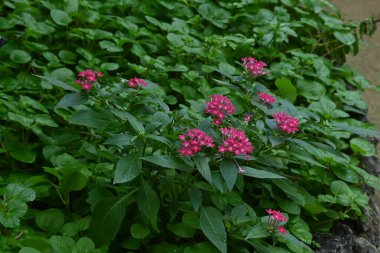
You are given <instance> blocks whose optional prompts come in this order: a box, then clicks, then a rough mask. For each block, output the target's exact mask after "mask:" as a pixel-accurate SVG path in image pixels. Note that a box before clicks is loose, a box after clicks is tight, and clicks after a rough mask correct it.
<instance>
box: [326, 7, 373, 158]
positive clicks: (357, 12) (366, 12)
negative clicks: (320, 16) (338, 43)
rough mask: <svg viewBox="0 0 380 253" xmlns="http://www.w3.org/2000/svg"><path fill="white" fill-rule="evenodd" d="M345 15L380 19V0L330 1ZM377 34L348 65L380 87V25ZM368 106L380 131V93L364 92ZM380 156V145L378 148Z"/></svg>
mask: <svg viewBox="0 0 380 253" xmlns="http://www.w3.org/2000/svg"><path fill="white" fill-rule="evenodd" d="M330 2H331V3H333V4H334V5H335V6H337V7H338V8H339V9H340V10H341V11H342V14H343V18H344V20H347V21H362V20H364V19H365V18H367V17H369V16H374V17H376V18H380V0H330ZM377 26H378V28H377V31H376V32H375V34H374V35H373V36H372V37H370V38H364V41H363V42H362V43H361V47H360V49H359V54H358V55H356V56H353V57H349V58H348V62H347V63H348V65H350V66H351V67H353V68H354V69H357V70H359V71H360V72H361V73H362V74H363V75H364V76H365V77H366V78H367V79H368V80H369V81H370V82H371V83H372V84H374V85H380V23H378V24H377ZM363 96H364V100H365V101H366V103H367V105H368V119H369V121H370V122H371V123H374V124H376V126H377V129H378V130H380V92H375V91H374V90H373V89H368V90H366V91H365V92H364V95H363ZM377 153H378V156H379V155H380V144H379V145H378V147H377Z"/></svg>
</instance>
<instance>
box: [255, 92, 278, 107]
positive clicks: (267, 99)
mask: <svg viewBox="0 0 380 253" xmlns="http://www.w3.org/2000/svg"><path fill="white" fill-rule="evenodd" d="M258 95H259V99H260V100H261V101H263V102H264V103H265V104H266V105H270V104H274V103H276V98H275V97H274V96H272V95H271V94H268V93H265V92H259V93H258Z"/></svg>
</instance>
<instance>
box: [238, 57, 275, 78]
mask: <svg viewBox="0 0 380 253" xmlns="http://www.w3.org/2000/svg"><path fill="white" fill-rule="evenodd" d="M241 61H242V62H243V65H244V68H245V70H246V73H247V74H250V75H252V76H254V77H258V76H262V75H266V74H267V73H268V72H267V71H266V70H265V69H264V68H265V67H266V66H267V64H266V63H265V62H263V61H257V60H256V59H255V58H253V57H246V58H242V59H241Z"/></svg>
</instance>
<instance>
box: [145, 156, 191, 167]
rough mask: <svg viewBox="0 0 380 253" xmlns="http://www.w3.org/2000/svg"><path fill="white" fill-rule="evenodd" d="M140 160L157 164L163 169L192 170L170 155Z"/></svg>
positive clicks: (146, 157) (147, 157)
mask: <svg viewBox="0 0 380 253" xmlns="http://www.w3.org/2000/svg"><path fill="white" fill-rule="evenodd" d="M140 159H142V160H145V161H148V162H151V163H154V164H157V165H159V166H161V167H163V168H168V169H184V170H188V169H192V168H191V167H190V166H189V165H187V164H185V163H184V162H182V161H181V160H180V159H178V158H176V157H174V156H171V155H153V156H144V157H141V158H140Z"/></svg>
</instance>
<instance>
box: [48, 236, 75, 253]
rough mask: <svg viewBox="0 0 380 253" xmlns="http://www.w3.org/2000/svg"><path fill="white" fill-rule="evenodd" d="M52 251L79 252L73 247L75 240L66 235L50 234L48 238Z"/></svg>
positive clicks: (58, 252)
mask: <svg viewBox="0 0 380 253" xmlns="http://www.w3.org/2000/svg"><path fill="white" fill-rule="evenodd" d="M49 242H50V245H51V247H52V248H53V251H54V253H79V252H77V251H76V249H75V241H74V239H72V238H71V237H68V236H56V235H54V236H52V237H51V238H50V240H49Z"/></svg>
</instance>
